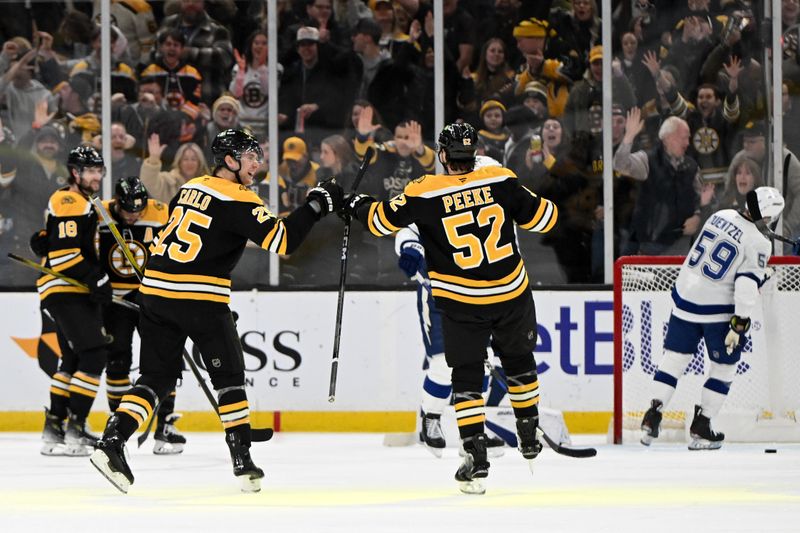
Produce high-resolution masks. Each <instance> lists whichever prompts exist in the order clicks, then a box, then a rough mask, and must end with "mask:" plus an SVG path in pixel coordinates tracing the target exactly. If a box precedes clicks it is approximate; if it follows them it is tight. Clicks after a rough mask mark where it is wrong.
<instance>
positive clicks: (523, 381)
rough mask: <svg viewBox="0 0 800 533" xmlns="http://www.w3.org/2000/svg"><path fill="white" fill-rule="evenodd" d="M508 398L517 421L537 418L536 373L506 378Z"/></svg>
mask: <svg viewBox="0 0 800 533" xmlns="http://www.w3.org/2000/svg"><path fill="white" fill-rule="evenodd" d="M508 398H509V400H511V407H513V408H514V415H515V416H516V417H517V419H520V418H525V417H538V416H539V407H538V404H539V378H538V376H537V375H536V371H535V370H534V371H531V372H526V373H524V374H517V375H515V376H508Z"/></svg>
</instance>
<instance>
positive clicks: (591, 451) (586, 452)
mask: <svg viewBox="0 0 800 533" xmlns="http://www.w3.org/2000/svg"><path fill="white" fill-rule="evenodd" d="M536 431H537V432H538V433H539V436H540V437H541V438H542V439H544V441H545V442H546V443H547V445H548V446H550V449H551V450H553V451H554V452H556V453H557V454H559V455H566V456H567V457H576V458H578V459H585V458H587V457H594V456H595V455H597V448H568V447H566V446H562V445H561V444H559V443H557V442H556V441H554V440H553V439H551V438H550V436H549V435H548V434H547V433H545V432H544V430H542V428H541V427H539V428H537V429H536Z"/></svg>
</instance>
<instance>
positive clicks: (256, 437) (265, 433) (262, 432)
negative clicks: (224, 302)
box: [8, 253, 273, 445]
mask: <svg viewBox="0 0 800 533" xmlns="http://www.w3.org/2000/svg"><path fill="white" fill-rule="evenodd" d="M8 257H9V258H11V259H13V260H14V261H16V262H18V263H20V264H22V265H24V266H27V267H29V268H32V269H34V270H38V271H39V272H42V273H44V274H50V275H51V276H53V277H56V278H58V279H60V280H62V281H66V282H67V283H69V284H70V285H73V286H75V287H80V288H81V289H86V290H89V286H88V285H86V284H85V283H81V282H80V281H78V280H76V279H73V278H70V277H69V276H65V275H64V274H61V273H60V272H56V271H55V270H53V269H51V268H48V267H46V266H44V265H40V264H39V263H37V262H36V261H31V260H30V259H26V258H24V257H20V256H18V255H16V254H13V253H9V254H8ZM111 301H112V302H113V303H115V304H117V305H121V306H123V307H125V308H127V309H130V310H132V311H136V312H139V306H138V305H136V304H135V303H133V302H129V301H128V300H125V299H123V298H120V297H119V296H112V297H111ZM183 358H184V360H186V361H187V363H189V368H190V369H191V370H192V373H193V374H194V377H195V378H196V379H197V381H198V383H199V384H200V388H201V389H203V392H204V393H205V395H206V398H208V401H209V402H210V403H211V406H212V407H213V408H214V412H216V413H217V414H219V407H218V406H217V401H216V400H215V399H214V396H213V395H212V394H211V391H209V390H208V386H207V385H206V383H205V380H204V379H203V376H202V375H201V374H200V370H199V369H198V368H197V365H196V364H195V362H194V361H193V360H192V358H191V356H190V355H189V353H188V352H187V351H186V348H184V349H183ZM158 403H159V404H160V403H161V402H160V401H159V402H158ZM157 412H158V411H157V410H154V411H153V416H152V418H151V420H150V423H149V424H148V428H146V430H149V428H150V427H151V426H152V423H153V420H152V419H154V418H155V413H157ZM148 432H149V431H148ZM272 435H273V430H272V429H270V428H258V429H256V428H251V429H250V439H251V440H252V441H253V442H264V441H268V440H269V439H271V438H272ZM146 438H147V437H146V436H145V439H146ZM142 442H144V441H142ZM140 445H141V444H140Z"/></svg>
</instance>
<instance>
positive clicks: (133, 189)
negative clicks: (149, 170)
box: [114, 176, 149, 213]
mask: <svg viewBox="0 0 800 533" xmlns="http://www.w3.org/2000/svg"><path fill="white" fill-rule="evenodd" d="M114 197H115V198H116V199H117V204H118V205H119V206H120V207H121V208H122V209H124V210H125V211H127V212H128V213H138V212H139V211H141V210H143V209H144V208H145V207H147V199H148V197H149V196H148V194H147V189H145V188H144V184H143V183H142V182H141V180H140V179H139V178H138V177H136V176H128V177H127V178H122V179H121V180H119V181H118V182H117V186H116V188H115V189H114Z"/></svg>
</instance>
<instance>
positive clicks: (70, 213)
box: [47, 189, 92, 217]
mask: <svg viewBox="0 0 800 533" xmlns="http://www.w3.org/2000/svg"><path fill="white" fill-rule="evenodd" d="M47 207H48V209H49V211H50V213H51V214H52V215H53V216H55V217H78V216H81V215H86V214H88V213H89V212H90V211H91V210H92V204H90V203H89V201H88V200H87V199H86V197H85V196H83V195H82V194H79V193H77V192H72V191H69V190H63V189H62V190H58V191H56V192H54V193H53V195H52V196H51V197H50V201H49V202H48V205H47Z"/></svg>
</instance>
